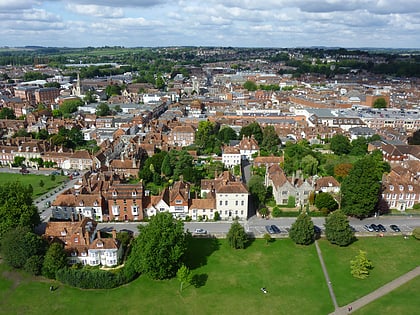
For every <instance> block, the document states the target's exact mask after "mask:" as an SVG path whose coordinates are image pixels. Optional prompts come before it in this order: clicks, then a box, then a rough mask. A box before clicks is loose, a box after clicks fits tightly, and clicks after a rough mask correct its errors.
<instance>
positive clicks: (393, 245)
mask: <svg viewBox="0 0 420 315" xmlns="http://www.w3.org/2000/svg"><path fill="white" fill-rule="evenodd" d="M319 245H320V247H321V251H322V254H323V257H324V261H325V264H326V265H327V268H328V274H329V276H330V278H331V282H332V284H333V288H334V293H335V295H336V298H337V302H338V304H339V305H340V306H342V305H346V304H348V303H350V302H352V301H354V300H357V299H359V298H361V297H362V296H364V295H366V294H368V293H370V292H372V291H374V290H376V289H377V288H379V287H380V286H382V285H384V284H386V283H388V282H390V281H392V280H394V279H395V278H398V277H399V276H401V275H403V274H404V273H406V272H408V271H410V270H412V269H414V268H415V267H417V266H419V265H420V252H419V246H420V242H419V241H417V240H415V239H414V238H410V239H407V240H406V239H404V238H403V237H365V238H359V240H358V241H357V242H355V243H354V244H352V245H350V246H349V247H337V246H334V245H331V244H330V243H329V242H328V241H326V240H322V241H320V242H319ZM359 249H361V250H364V251H366V252H367V257H368V259H370V260H371V261H372V263H373V267H374V268H373V269H372V270H371V273H370V276H369V277H368V278H367V279H364V280H360V279H356V278H354V277H353V276H352V275H351V274H350V260H352V259H353V258H354V257H355V256H356V255H357V254H358V252H359ZM413 297H414V296H413ZM406 314H408V313H406Z"/></svg>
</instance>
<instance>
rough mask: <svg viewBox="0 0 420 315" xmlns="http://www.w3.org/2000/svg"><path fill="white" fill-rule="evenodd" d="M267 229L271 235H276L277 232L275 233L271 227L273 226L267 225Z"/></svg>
mask: <svg viewBox="0 0 420 315" xmlns="http://www.w3.org/2000/svg"><path fill="white" fill-rule="evenodd" d="M265 229H266V230H267V232H268V233H270V234H275V233H276V232H274V230H273V228H272V227H271V225H266V226H265Z"/></svg>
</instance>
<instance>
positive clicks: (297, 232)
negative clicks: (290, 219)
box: [289, 212, 315, 245]
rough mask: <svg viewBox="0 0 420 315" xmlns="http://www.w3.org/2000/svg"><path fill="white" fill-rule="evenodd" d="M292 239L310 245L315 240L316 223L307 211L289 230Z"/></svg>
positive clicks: (300, 215)
mask: <svg viewBox="0 0 420 315" xmlns="http://www.w3.org/2000/svg"><path fill="white" fill-rule="evenodd" d="M289 237H290V239H291V240H292V241H293V242H295V243H296V244H300V245H309V244H312V243H313V242H314V240H315V232H314V224H313V222H312V219H311V217H310V216H309V215H307V214H306V212H302V213H301V214H299V216H298V217H297V218H296V221H295V222H294V223H293V224H292V226H291V228H290V231H289Z"/></svg>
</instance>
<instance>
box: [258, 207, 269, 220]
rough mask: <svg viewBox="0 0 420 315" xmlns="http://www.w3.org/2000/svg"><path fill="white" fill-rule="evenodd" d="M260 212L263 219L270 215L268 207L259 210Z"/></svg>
mask: <svg viewBox="0 0 420 315" xmlns="http://www.w3.org/2000/svg"><path fill="white" fill-rule="evenodd" d="M258 212H259V213H260V215H261V216H262V217H263V218H265V217H267V216H268V215H269V214H270V211H269V210H268V208H266V207H262V208H261V209H259V210H258Z"/></svg>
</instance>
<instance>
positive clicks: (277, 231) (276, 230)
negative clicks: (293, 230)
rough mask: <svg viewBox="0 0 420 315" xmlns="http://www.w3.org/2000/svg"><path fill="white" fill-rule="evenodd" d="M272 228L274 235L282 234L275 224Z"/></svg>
mask: <svg viewBox="0 0 420 315" xmlns="http://www.w3.org/2000/svg"><path fill="white" fill-rule="evenodd" d="M271 228H272V229H273V231H274V233H277V234H278V233H281V231H280V229H279V227H278V226H277V225H274V224H273V225H272V226H271Z"/></svg>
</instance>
